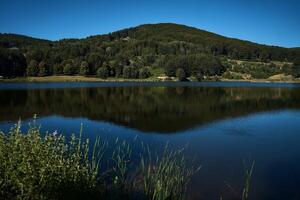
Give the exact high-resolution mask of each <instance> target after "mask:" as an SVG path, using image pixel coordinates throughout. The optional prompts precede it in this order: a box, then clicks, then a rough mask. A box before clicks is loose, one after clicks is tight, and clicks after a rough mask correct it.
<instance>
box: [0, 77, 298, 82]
mask: <svg viewBox="0 0 300 200" xmlns="http://www.w3.org/2000/svg"><path fill="white" fill-rule="evenodd" d="M165 81H174V82H175V81H177V79H176V78H170V79H167V80H163V79H159V78H158V77H150V78H147V79H124V78H107V79H101V78H98V77H88V76H45V77H17V78H0V82H165ZM190 81H196V80H195V79H193V78H191V79H190ZM203 81H210V82H216V81H220V82H222V81H223V82H254V83H255V82H257V83H300V79H293V80H284V81H283V80H269V79H224V78H220V79H208V80H203Z"/></svg>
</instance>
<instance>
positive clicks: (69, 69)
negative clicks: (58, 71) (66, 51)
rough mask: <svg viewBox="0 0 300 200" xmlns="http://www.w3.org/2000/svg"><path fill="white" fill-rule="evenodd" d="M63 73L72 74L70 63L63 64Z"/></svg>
mask: <svg viewBox="0 0 300 200" xmlns="http://www.w3.org/2000/svg"><path fill="white" fill-rule="evenodd" d="M64 74H65V75H73V74H74V72H73V67H72V65H71V64H70V63H68V64H66V65H65V66H64Z"/></svg>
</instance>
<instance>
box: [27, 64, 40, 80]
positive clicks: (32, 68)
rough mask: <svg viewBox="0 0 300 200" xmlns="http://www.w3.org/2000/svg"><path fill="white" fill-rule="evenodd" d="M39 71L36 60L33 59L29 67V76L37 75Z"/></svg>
mask: <svg viewBox="0 0 300 200" xmlns="http://www.w3.org/2000/svg"><path fill="white" fill-rule="evenodd" d="M38 73H39V67H38V63H37V61H36V60H31V61H30V63H29V65H28V67H27V76H37V75H38Z"/></svg>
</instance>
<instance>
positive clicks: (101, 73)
mask: <svg viewBox="0 0 300 200" xmlns="http://www.w3.org/2000/svg"><path fill="white" fill-rule="evenodd" d="M109 73H110V71H109V68H108V67H107V66H103V67H99V69H98V70H97V76H98V77H100V78H104V79H106V78H108V77H109Z"/></svg>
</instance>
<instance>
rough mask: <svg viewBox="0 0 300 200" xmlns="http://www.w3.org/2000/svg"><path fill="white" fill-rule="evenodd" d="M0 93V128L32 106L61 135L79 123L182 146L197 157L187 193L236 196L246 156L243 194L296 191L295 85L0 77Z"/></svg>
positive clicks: (299, 158)
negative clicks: (247, 188)
mask: <svg viewBox="0 0 300 200" xmlns="http://www.w3.org/2000/svg"><path fill="white" fill-rule="evenodd" d="M0 95H1V98H0V129H1V130H2V131H5V132H6V131H8V130H9V129H10V128H11V127H12V126H13V125H14V124H15V123H16V122H17V121H18V120H19V119H21V120H22V124H23V125H22V129H23V130H26V129H27V128H28V123H29V122H31V121H32V117H33V116H34V114H37V115H38V119H37V122H38V123H39V124H41V129H42V130H44V131H49V132H54V131H55V130H57V132H58V133H60V134H65V135H70V134H71V133H78V132H79V130H80V126H81V124H83V133H84V137H89V138H91V139H95V138H96V137H98V136H100V137H101V138H102V139H105V140H107V141H111V140H115V139H116V138H119V139H120V140H127V141H131V142H132V143H140V142H143V143H145V144H148V145H149V146H150V147H151V150H153V151H158V150H159V149H162V148H163V147H164V146H165V145H166V143H168V144H169V146H170V147H171V148H175V149H176V148H182V147H185V155H186V158H187V160H189V161H190V162H191V165H192V164H193V165H196V166H198V165H201V166H202V168H201V170H200V171H199V172H198V173H197V174H196V175H195V176H194V177H193V179H192V180H191V183H190V187H189V189H188V198H189V199H204V200H210V199H215V200H217V199H220V197H221V196H223V197H224V199H235V198H237V197H238V195H240V193H241V190H242V186H243V181H244V178H243V173H244V164H243V162H244V161H249V160H251V161H255V167H254V173H253V177H252V180H253V181H252V188H251V193H250V199H272V200H273V199H274V200H277V199H278V200H282V199H285V200H289V199H290V200H292V199H300V189H299V186H300V85H299V84H286V83H247V82H201V83H194V82H184V83H180V82H161V83H151V82H124V83H121V82H120V83H109V82H103V83H93V82H92V83H87V82H82V83H81V82H80V83H1V84H0ZM134 138H137V139H134ZM134 150H135V151H136V152H134V154H133V156H135V155H136V156H137V155H138V154H139V148H138V147H136V148H134ZM133 159H134V158H133Z"/></svg>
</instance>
